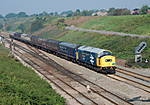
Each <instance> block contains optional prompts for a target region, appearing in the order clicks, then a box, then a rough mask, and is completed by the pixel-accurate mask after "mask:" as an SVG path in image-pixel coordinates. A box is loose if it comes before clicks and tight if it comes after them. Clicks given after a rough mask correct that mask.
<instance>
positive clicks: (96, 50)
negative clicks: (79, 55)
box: [78, 46, 106, 54]
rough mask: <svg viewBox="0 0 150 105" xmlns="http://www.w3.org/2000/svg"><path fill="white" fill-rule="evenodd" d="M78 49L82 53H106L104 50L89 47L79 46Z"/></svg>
mask: <svg viewBox="0 0 150 105" xmlns="http://www.w3.org/2000/svg"><path fill="white" fill-rule="evenodd" d="M78 49H79V50H82V51H88V52H93V53H97V54H98V53H100V52H103V51H106V50H105V49H100V48H94V47H89V46H80V47H79V48H78Z"/></svg>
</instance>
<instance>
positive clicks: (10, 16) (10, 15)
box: [5, 13, 17, 18]
mask: <svg viewBox="0 0 150 105" xmlns="http://www.w3.org/2000/svg"><path fill="white" fill-rule="evenodd" d="M5 17H6V18H14V17H17V14H15V13H8V14H7V15H6V16H5Z"/></svg>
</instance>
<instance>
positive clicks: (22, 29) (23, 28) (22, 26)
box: [18, 24, 25, 33]
mask: <svg viewBox="0 0 150 105" xmlns="http://www.w3.org/2000/svg"><path fill="white" fill-rule="evenodd" d="M18 29H19V30H21V32H22V33H24V32H25V26H24V24H20V25H19V26H18Z"/></svg>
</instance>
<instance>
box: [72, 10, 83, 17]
mask: <svg viewBox="0 0 150 105" xmlns="http://www.w3.org/2000/svg"><path fill="white" fill-rule="evenodd" d="M80 15H81V12H80V10H79V9H77V10H76V11H75V12H74V13H73V16H80Z"/></svg>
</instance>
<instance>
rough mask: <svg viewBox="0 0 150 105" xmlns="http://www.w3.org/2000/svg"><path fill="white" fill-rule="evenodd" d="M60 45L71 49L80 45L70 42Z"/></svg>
mask: <svg viewBox="0 0 150 105" xmlns="http://www.w3.org/2000/svg"><path fill="white" fill-rule="evenodd" d="M60 45H62V46H66V47H70V48H77V47H78V46H79V45H78V44H73V43H68V42H60Z"/></svg>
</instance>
